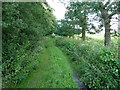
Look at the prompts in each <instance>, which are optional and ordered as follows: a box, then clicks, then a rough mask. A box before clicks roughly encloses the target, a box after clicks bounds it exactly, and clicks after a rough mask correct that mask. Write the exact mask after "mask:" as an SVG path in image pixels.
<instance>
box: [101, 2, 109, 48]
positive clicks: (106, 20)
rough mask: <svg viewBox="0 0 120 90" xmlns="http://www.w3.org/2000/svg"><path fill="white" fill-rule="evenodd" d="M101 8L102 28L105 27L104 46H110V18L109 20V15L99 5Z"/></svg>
mask: <svg viewBox="0 0 120 90" xmlns="http://www.w3.org/2000/svg"><path fill="white" fill-rule="evenodd" d="M100 7H102V8H101V10H100V11H101V14H102V18H103V20H104V27H105V34H104V45H105V46H110V41H111V38H110V18H109V14H108V11H107V10H106V9H104V8H103V4H102V3H101V4H100Z"/></svg>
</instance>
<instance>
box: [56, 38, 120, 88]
mask: <svg viewBox="0 0 120 90" xmlns="http://www.w3.org/2000/svg"><path fill="white" fill-rule="evenodd" d="M97 41H98V40H97ZM97 41H96V40H94V39H89V40H87V41H85V42H83V41H80V40H73V39H72V40H70V39H67V38H63V37H57V38H56V45H57V46H58V47H60V48H61V49H62V50H63V52H65V54H66V55H67V56H68V57H69V59H70V62H71V63H72V66H73V68H74V69H75V70H76V71H77V72H78V74H79V77H80V78H81V80H82V81H83V82H85V83H86V84H87V85H88V86H89V88H116V87H119V83H120V81H119V80H120V76H119V75H120V73H119V69H120V68H119V65H120V63H119V60H118V54H117V48H116V46H115V47H114V48H113V47H104V46H102V44H101V43H100V42H99V43H98V42H97Z"/></svg>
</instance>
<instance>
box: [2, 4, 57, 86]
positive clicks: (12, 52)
mask: <svg viewBox="0 0 120 90" xmlns="http://www.w3.org/2000/svg"><path fill="white" fill-rule="evenodd" d="M2 6H3V7H2V14H3V16H2V40H3V42H2V46H3V50H2V51H3V52H2V63H3V64H2V66H3V69H2V73H3V87H7V86H9V85H8V84H10V83H12V84H18V83H19V82H20V81H21V80H23V79H24V78H26V77H27V76H28V74H29V73H30V72H31V71H32V70H33V69H34V68H35V67H36V66H37V61H38V60H37V55H38V53H40V51H41V49H38V47H41V46H38V45H40V43H42V37H43V36H46V35H50V34H52V32H54V30H55V25H56V21H55V17H54V16H53V14H52V9H51V8H50V7H49V5H48V4H47V3H43V2H39V3H32V2H30V3H17V2H4V3H3V4H2ZM48 17H49V18H48ZM36 48H37V49H38V50H37V51H36V50H35V49H36Z"/></svg>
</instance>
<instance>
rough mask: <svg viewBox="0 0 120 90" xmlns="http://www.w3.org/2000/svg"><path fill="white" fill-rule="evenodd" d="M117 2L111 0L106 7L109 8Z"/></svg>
mask: <svg viewBox="0 0 120 90" xmlns="http://www.w3.org/2000/svg"><path fill="white" fill-rule="evenodd" d="M115 3H116V2H111V3H110V4H109V5H108V6H107V7H106V9H109V8H110V7H111V6H112V5H113V4H115Z"/></svg>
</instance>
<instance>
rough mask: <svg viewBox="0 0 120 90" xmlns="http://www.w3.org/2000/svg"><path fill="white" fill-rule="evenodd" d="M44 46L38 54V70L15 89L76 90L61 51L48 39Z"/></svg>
mask: <svg viewBox="0 0 120 90" xmlns="http://www.w3.org/2000/svg"><path fill="white" fill-rule="evenodd" d="M45 45H46V48H45V49H44V50H43V51H42V52H41V53H40V61H39V68H38V69H37V70H35V71H33V72H32V73H31V74H30V75H29V77H27V78H26V79H25V80H24V81H23V82H22V83H21V84H20V85H18V86H17V88H77V85H76V83H75V81H74V78H73V73H72V69H71V67H70V65H69V63H68V61H67V59H66V57H65V56H64V54H63V53H62V51H61V50H60V49H59V48H57V47H56V46H55V45H54V44H53V41H52V40H51V39H49V38H47V40H46V42H45Z"/></svg>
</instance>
